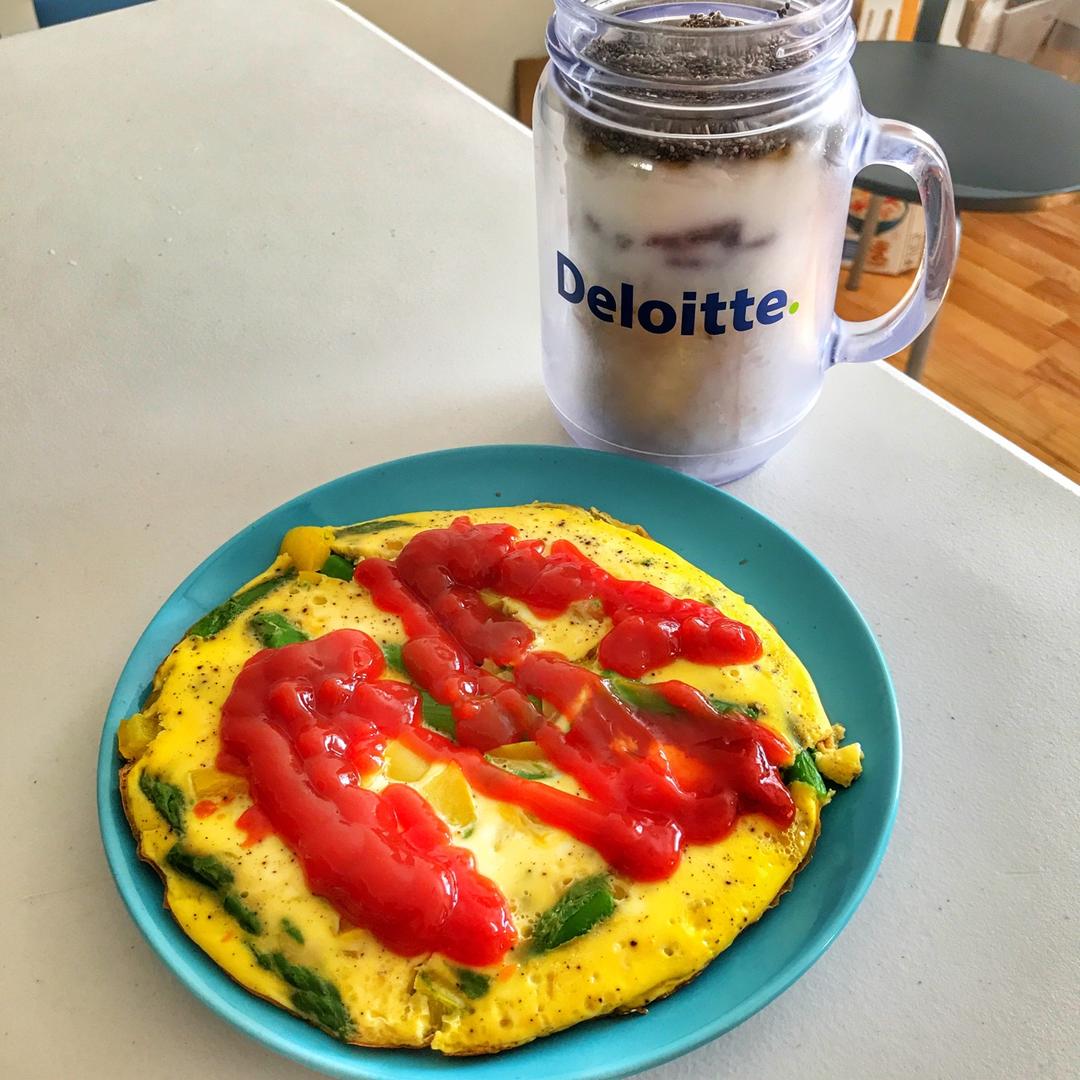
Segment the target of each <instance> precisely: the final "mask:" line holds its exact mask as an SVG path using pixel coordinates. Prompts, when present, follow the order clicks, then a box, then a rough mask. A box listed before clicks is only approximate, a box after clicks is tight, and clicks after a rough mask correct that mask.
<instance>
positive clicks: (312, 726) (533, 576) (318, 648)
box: [218, 518, 794, 966]
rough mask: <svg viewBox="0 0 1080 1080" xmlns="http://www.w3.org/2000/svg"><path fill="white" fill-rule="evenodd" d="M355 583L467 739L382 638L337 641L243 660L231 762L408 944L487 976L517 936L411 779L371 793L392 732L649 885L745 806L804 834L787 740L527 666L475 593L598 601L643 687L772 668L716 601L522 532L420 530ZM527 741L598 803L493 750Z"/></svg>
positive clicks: (339, 894) (729, 718) (258, 799)
mask: <svg viewBox="0 0 1080 1080" xmlns="http://www.w3.org/2000/svg"><path fill="white" fill-rule="evenodd" d="M356 580H357V582H358V583H360V584H361V585H363V586H365V587H366V588H367V589H369V590H370V592H371V595H372V598H373V600H374V602H375V603H376V605H377V606H378V607H379V608H381V609H382V610H383V611H387V612H392V613H394V614H396V615H398V616H400V618H401V619H402V622H403V624H404V627H405V631H406V634H407V637H408V641H407V642H406V644H405V646H404V647H403V649H402V658H403V662H404V664H405V666H406V668H407V669H408V673H409V675H410V677H411V678H412V679H413V680H415V682H416V683H417V684H419V686H420V687H422V688H423V689H424V690H426V691H427V692H428V693H429V694H431V695H432V696H433V697H434V698H435V699H436V700H438V701H439V702H442V703H443V704H447V705H449V706H450V707H451V710H452V713H453V715H454V718H455V722H456V734H457V740H456V742H455V741H451V740H450V739H448V738H446V737H445V736H443V735H441V734H439V733H438V732H435V731H432V730H430V729H428V728H426V727H424V726H422V722H421V719H422V711H421V705H420V696H419V694H418V692H417V690H416V689H415V688H414V687H412V686H410V685H408V684H406V683H403V682H399V681H396V680H391V679H381V678H379V676H380V675H381V674H382V673H383V658H382V655H381V653H380V651H379V650H378V648H377V647H376V646H375V644H374V642H373V641H372V640H371V639H370V638H369V637H368V636H367V635H366V634H363V633H361V632H359V631H355V630H338V631H335V632H333V633H331V634H328V635H326V636H324V637H322V638H317V639H315V640H314V641H307V642H300V643H297V644H294V645H287V646H285V647H283V648H280V649H267V650H264V651H263V652H260V653H258V654H257V655H256V656H254V657H252V658H251V659H250V660H249V661H248V662H247V664H246V665H245V666H244V669H243V670H242V671H241V673H240V675H239V677H238V678H237V680H236V683H235V684H234V687H233V690H232V692H231V693H230V695H229V698H228V700H227V702H226V704H225V706H224V709H223V713H222V752H221V756H220V758H219V760H218V766H219V768H222V769H224V770H226V771H232V772H238V773H240V774H241V775H243V776H245V777H246V778H247V780H248V783H249V785H250V787H251V791H252V796H253V799H254V801H255V804H256V806H257V807H258V809H259V811H260V812H261V813H262V814H264V815H265V817H266V820H267V821H269V823H270V825H271V826H272V828H273V830H274V831H275V832H277V833H278V835H280V836H281V837H282V839H283V840H284V841H285V843H286V844H288V845H289V847H290V848H291V849H292V850H293V851H294V852H295V853H296V854H297V856H298V857H299V858H300V860H301V863H302V864H303V866H304V870H305V873H306V875H307V879H308V883H309V885H310V886H311V888H312V890H313V891H314V892H315V893H317V894H318V895H320V896H323V897H325V898H326V899H328V900H329V901H330V902H331V903H332V904H333V905H334V906H335V908H336V909H337V910H338V912H339V913H340V914H341V915H342V916H343V918H344V919H345V920H346V921H347V922H349V923H352V924H355V925H357V926H362V927H366V928H367V929H369V930H370V931H371V932H372V933H374V934H375V936H376V937H378V938H379V940H380V941H382V942H383V944H385V945H386V946H387V947H388V948H390V949H392V950H394V951H395V952H398V953H401V954H403V955H406V956H413V955H417V954H419V953H422V952H428V951H439V952H441V953H443V954H445V955H446V956H448V957H449V958H450V959H453V960H457V961H458V962H460V963H465V964H471V965H475V966H483V965H487V964H493V963H496V962H498V961H500V960H501V959H502V958H503V957H504V956H505V955H506V953H507V952H508V950H509V949H510V948H511V947H512V946H513V945H514V943H515V941H516V933H515V931H514V928H513V923H512V921H511V918H510V913H509V910H508V908H507V906H506V902H505V900H504V899H503V897H502V896H501V895H500V894H499V892H498V890H497V889H496V888H495V886H494V885H493V884H492V883H491V882H490V881H489V880H487V879H486V878H484V877H483V876H481V875H480V874H479V873H478V872H477V870H476V867H475V863H474V861H473V857H472V855H471V854H470V853H469V852H468V851H466V850H464V849H462V848H459V847H455V846H453V845H452V844H451V842H450V840H451V836H450V833H449V831H448V830H447V828H446V826H445V825H444V824H443V823H442V821H441V819H439V818H438V816H437V815H436V814H435V813H434V811H432V809H431V808H430V807H429V806H428V804H427V803H426V802H425V801H424V799H423V798H422V797H421V796H420V795H419V794H418V793H416V792H415V791H414V790H413V789H411V788H409V787H407V786H405V785H401V784H391V785H390V786H389V787H387V788H385V789H384V790H383V791H382V792H381V793H379V794H376V793H375V792H372V791H369V790H366V789H365V788H363V787H362V786H361V778H362V777H363V776H365V775H367V774H369V773H370V772H372V771H374V770H375V769H377V768H378V765H379V762H380V759H381V757H382V754H383V752H384V750H385V747H386V744H387V742H388V741H389V740H390V739H399V740H400V741H402V742H403V743H405V744H406V745H407V746H409V747H410V748H411V749H413V750H414V751H416V752H417V753H419V754H421V755H422V756H424V757H426V758H428V759H429V760H442V761H453V762H456V763H457V764H458V765H459V766H460V767H461V769H462V770H463V772H464V773H465V776H466V778H467V779H468V781H469V783H470V784H471V786H472V787H473V788H474V789H475V790H477V791H479V792H480V793H482V794H484V795H487V796H489V797H491V798H494V799H499V800H501V801H504V802H508V803H513V804H515V805H517V806H520V807H521V808H522V809H524V810H526V811H527V812H528V813H530V814H533V815H534V816H536V817H537V818H539V819H540V820H542V821H544V822H546V823H547V824H549V825H551V826H553V827H555V828H559V829H562V830H564V831H565V832H567V833H569V834H571V835H573V836H575V837H577V838H578V839H579V840H581V841H583V842H584V843H586V844H588V845H589V846H591V847H593V848H594V849H595V850H596V851H598V852H599V853H600V854H601V855H603V856H604V858H605V859H606V860H607V862H608V863H609V864H610V865H611V866H612V867H613V868H614V869H615V870H616V871H617V872H619V873H622V874H625V875H627V876H629V877H631V878H634V879H636V880H647V881H656V880H663V879H664V878H667V877H669V876H670V875H671V874H672V873H674V871H675V869H676V867H677V866H678V864H679V859H680V853H681V851H682V849H683V848H684V846H685V845H686V844H687V843H712V842H715V841H718V840H720V839H722V838H723V837H724V836H726V835H727V834H728V833H729V832H730V831H731V830H732V829H733V828H734V826H735V824H736V822H737V820H738V818H739V817H740V816H741V815H743V814H747V813H760V814H763V815H765V816H767V817H768V818H770V819H771V820H773V821H775V822H777V823H778V824H779V825H781V826H787V825H789V824H790V823H791V821H792V820H793V818H794V803H793V802H792V799H791V796H790V794H789V792H788V790H787V788H786V787H785V786H784V784H783V782H782V781H781V779H780V776H779V774H778V772H777V766H779V765H783V764H787V763H790V761H791V760H792V750H791V748H790V747H789V745H788V744H787V742H786V741H785V740H784V739H783V738H782V737H781V736H779V735H777V734H776V733H775V732H773V731H771V730H770V729H769V728H767V727H764V726H762V725H760V724H757V723H755V722H753V721H752V720H749V719H747V718H745V717H743V716H741V715H739V714H737V713H718V712H717V711H716V710H715V709H714V708H713V707H712V706H711V705H710V704H709V702H708V701H707V700H706V698H705V697H704V696H703V695H702V694H701V693H700V692H699V691H697V690H696V689H694V688H693V687H691V686H688V685H687V684H685V683H681V682H674V681H672V682H666V683H654V684H652V688H653V689H654V690H655V691H656V692H657V693H658V694H660V695H661V696H662V697H663V698H664V699H665V700H666V703H667V706H668V707H667V708H665V709H663V710H656V711H648V710H642V709H637V708H630V707H629V706H628V705H627V704H626V703H625V702H623V701H622V700H621V699H620V698H619V697H617V696H616V695H615V694H614V693H613V692H612V690H611V689H610V688H609V686H608V684H607V683H606V682H605V681H604V680H603V679H601V678H600V676H598V675H596V674H595V673H593V672H590V671H588V670H586V669H585V668H582V667H579V666H578V665H576V664H573V663H571V662H569V661H568V660H566V659H565V658H564V657H561V656H559V655H557V654H555V653H544V652H536V651H532V652H530V651H529V646H530V645H531V644H532V643H533V639H534V635H533V633H532V631H531V630H530V629H529V628H528V627H527V626H526V625H525V624H524V623H522V622H520V621H519V620H517V619H514V618H512V617H509V616H507V615H506V614H504V613H503V612H501V611H499V610H497V609H495V608H493V607H492V606H491V605H489V604H488V603H487V602H486V601H485V600H484V598H483V596H482V594H481V591H482V590H492V591H493V592H496V593H500V594H502V595H504V596H510V597H514V598H516V599H518V600H521V601H523V602H524V603H526V604H527V605H528V606H529V607H530V608H532V609H533V610H534V611H536V612H537V613H538V614H540V615H541V616H548V617H550V616H554V615H555V614H557V613H559V612H562V611H565V610H566V609H567V608H568V607H569V606H570V605H571V604H575V603H578V602H589V601H592V602H598V603H599V604H600V605H601V606H602V608H603V611H604V612H605V614H607V615H608V616H609V617H610V618H611V620H612V624H613V625H612V629H611V630H610V631H609V633H608V634H607V635H606V636H605V637H604V638H603V640H602V641H601V643H600V647H599V658H600V663H601V664H602V665H603V666H605V667H607V668H609V669H611V670H614V671H617V672H619V673H620V674H623V675H627V676H631V677H637V676H640V675H641V674H643V673H644V672H646V671H651V670H654V669H656V668H658V667H661V666H663V665H664V664H666V663H669V662H670V661H671V660H673V659H675V658H676V657H678V656H683V657H685V658H687V659H689V660H694V661H696V662H699V663H708V664H723V665H727V664H738V663H751V662H753V661H754V660H756V659H757V658H758V657H759V656H760V655H761V642H760V640H759V639H758V637H757V635H756V634H755V633H754V632H753V630H751V629H750V628H749V627H747V626H744V625H743V624H742V623H738V622H735V621H734V620H731V619H728V618H727V617H726V616H724V615H723V614H722V613H720V612H719V611H717V610H716V609H715V608H711V607H708V606H707V605H705V604H701V603H698V602H696V601H692V600H681V599H678V598H676V597H673V596H671V595H669V594H668V593H666V592H664V591H662V590H661V589H658V588H656V587H655V586H652V585H649V584H647V583H645V582H640V581H625V580H621V579H618V578H614V577H612V576H611V575H610V574H608V573H607V572H606V571H604V570H603V569H602V568H601V567H599V566H598V565H597V564H596V563H594V562H592V561H591V560H590V559H588V558H586V557H585V556H584V555H583V554H582V553H581V552H580V551H578V550H577V549H576V548H575V547H574V546H573V545H572V544H570V543H568V542H566V541H556V542H555V543H553V544H552V545H551V548H550V553H548V554H545V552H544V545H543V544H542V542H540V541H528V540H526V541H521V540H519V539H518V536H517V532H516V530H515V529H513V528H512V527H511V526H509V525H497V524H492V525H472V524H471V522H470V521H469V520H468V519H467V518H459V519H458V520H457V521H455V522H454V523H453V524H452V525H451V526H450V527H449V528H447V529H432V530H428V531H426V532H422V533H419V534H417V535H416V536H414V537H413V538H412V540H410V541H409V543H408V544H407V545H406V546H405V548H404V549H403V550H402V551H401V553H400V554H399V556H398V557H397V559H396V560H395V561H393V562H390V561H387V560H384V559H366V560H364V561H363V562H361V563H360V564H359V565H358V566H357V568H356ZM488 662H491V663H488ZM486 663H487V666H486V667H485V666H484V665H485V664H486ZM492 663H493V664H494V665H495V666H497V667H498V668H501V669H502V670H501V672H500V674H495V673H494V672H493V671H492V670H490V667H491V664H492ZM536 699H540V700H541V701H544V702H547V703H549V704H550V705H551V706H553V707H554V709H555V710H556V711H557V712H558V713H559V714H561V715H562V716H563V717H565V718H566V719H568V720H569V721H570V728H569V730H568V731H566V732H563V731H562V730H561V728H560V727H559V726H557V725H556V724H555V723H553V722H551V721H549V720H547V719H545V717H544V716H543V714H542V712H541V711H539V710H538V709H537V708H536V705H535V701H536ZM523 739H535V740H536V741H537V743H538V744H539V745H540V747H541V748H542V749H543V751H544V753H545V754H546V755H547V757H548V758H549V760H550V761H551V762H552V763H553V764H554V765H555V766H556V767H558V768H559V769H561V770H563V771H564V772H566V773H568V774H570V775H571V776H573V777H574V778H575V779H576V780H577V781H578V783H579V784H580V785H581V787H582V788H583V790H584V791H585V792H586V796H585V797H582V796H577V795H572V794H569V793H567V792H564V791H560V790H558V789H556V788H553V787H550V786H548V785H546V784H543V783H538V782H536V781H530V780H526V779H523V778H521V777H518V776H515V775H513V774H511V773H509V772H507V771H505V770H503V769H501V768H499V767H498V766H496V765H494V764H492V763H491V762H489V761H487V760H486V758H485V757H484V751H486V750H490V749H491V748H493V747H495V746H499V745H502V744H504V743H508V742H514V741H520V740H523Z"/></svg>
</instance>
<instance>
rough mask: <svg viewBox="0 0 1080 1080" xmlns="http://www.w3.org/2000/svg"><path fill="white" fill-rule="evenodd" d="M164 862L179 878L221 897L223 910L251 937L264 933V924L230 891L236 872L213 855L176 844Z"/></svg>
mask: <svg viewBox="0 0 1080 1080" xmlns="http://www.w3.org/2000/svg"><path fill="white" fill-rule="evenodd" d="M165 861H166V862H167V863H168V864H169V866H171V867H172V869H173V870H175V871H176V872H177V873H178V874H182V875H183V876H184V877H186V878H190V879H191V880H192V881H197V882H198V883H199V884H200V885H205V886H206V887H207V888H208V889H211V890H213V891H214V892H216V893H217V894H218V895H219V896H220V897H221V906H222V907H223V908H224V909H225V910H226V911H227V912H228V914H230V915H231V916H232V917H233V918H234V919H235V920H236V921H237V922H238V923H239V924H240V926H241V927H242V928H243V929H244V930H246V931H247V932H248V933H249V934H261V933H262V932H263V926H262V920H261V919H260V918H259V916H258V915H257V914H256V913H255V912H254V911H252V910H251V908H249V907H248V906H247V904H245V903H244V902H243V900H241V899H240V897H239V896H237V895H236V893H234V892H229V891H227V890H228V888H229V886H230V885H231V884H232V883H233V872H232V871H231V870H230V869H229V868H228V867H227V866H226V865H225V864H224V863H223V862H222V861H221V860H220V859H218V858H215V857H214V856H213V855H196V854H195V853H194V852H193V851H188V849H187V848H185V847H183V846H182V845H180V844H174V845H173V846H172V847H171V848H170V849H169V851H168V853H167V854H166V856H165Z"/></svg>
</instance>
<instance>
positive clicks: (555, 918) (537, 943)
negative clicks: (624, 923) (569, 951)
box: [529, 874, 615, 953]
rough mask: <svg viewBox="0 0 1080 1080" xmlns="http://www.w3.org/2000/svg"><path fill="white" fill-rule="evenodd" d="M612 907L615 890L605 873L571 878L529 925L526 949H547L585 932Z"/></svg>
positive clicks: (538, 951)
mask: <svg viewBox="0 0 1080 1080" xmlns="http://www.w3.org/2000/svg"><path fill="white" fill-rule="evenodd" d="M614 910H615V894H614V893H613V892H612V890H611V879H610V878H609V877H608V876H607V874H596V875H595V876H593V877H588V878H583V879H582V880H581V881H578V882H575V883H574V884H573V885H571V886H570V888H569V889H567V890H566V892H564V893H563V894H562V896H561V897H559V899H558V900H557V901H556V902H555V903H554V904H553V905H552V906H551V907H550V908H548V909H547V911H545V912H544V913H543V914H542V915H541V916H540V918H539V919H537V920H536V925H535V926H533V932H532V940H531V943H530V946H529V951H530V952H533V953H542V952H549V951H550V950H551V949H556V948H558V947H559V946H560V945H565V944H566V942H568V941H571V940H573V939H574V938H576V937H580V936H581V935H582V934H584V933H587V932H588V931H589V930H591V929H592V928H593V927H594V926H595V925H596V924H597V923H599V922H603V920H604V919H606V918H607V917H608V916H609V915H611V914H612V912H614Z"/></svg>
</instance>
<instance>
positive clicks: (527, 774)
mask: <svg viewBox="0 0 1080 1080" xmlns="http://www.w3.org/2000/svg"><path fill="white" fill-rule="evenodd" d="M484 757H486V758H487V759H488V761H490V762H491V764H492V765H498V766H499V768H500V769H505V770H506V771H507V772H508V773H513V774H514V775H515V776H520V777H521V779H522V780H547V779H548V777H551V776H554V775H555V772H554V770H553V769H551V767H550V766H548V765H546V764H545V763H544V762H542V761H510V760H509V759H507V758H497V757H492V756H491V755H490V754H485V755H484Z"/></svg>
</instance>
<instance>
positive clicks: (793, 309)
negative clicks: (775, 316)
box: [788, 300, 799, 315]
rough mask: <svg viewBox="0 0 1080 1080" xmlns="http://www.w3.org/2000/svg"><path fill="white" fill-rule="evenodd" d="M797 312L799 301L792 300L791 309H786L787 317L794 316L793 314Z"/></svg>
mask: <svg viewBox="0 0 1080 1080" xmlns="http://www.w3.org/2000/svg"><path fill="white" fill-rule="evenodd" d="M798 310H799V301H798V300H793V301H792V302H791V307H789V308H788V314H789V315H794V314H795V312H796V311H798Z"/></svg>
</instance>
